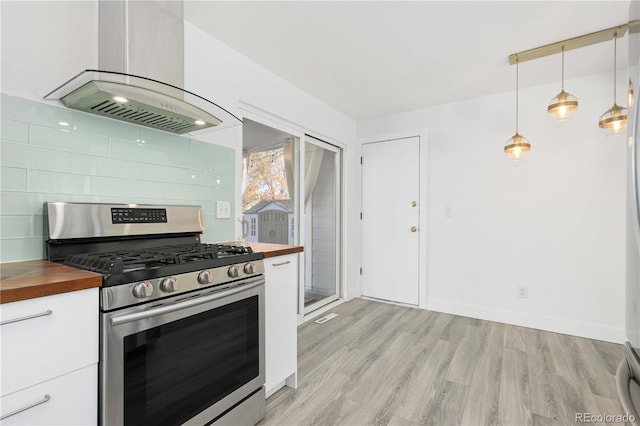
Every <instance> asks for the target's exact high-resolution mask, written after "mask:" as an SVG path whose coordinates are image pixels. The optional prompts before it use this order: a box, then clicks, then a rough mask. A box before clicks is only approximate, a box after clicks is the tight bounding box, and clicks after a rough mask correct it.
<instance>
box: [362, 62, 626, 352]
mask: <svg viewBox="0 0 640 426" xmlns="http://www.w3.org/2000/svg"><path fill="white" fill-rule="evenodd" d="M621 77H622V75H621ZM618 81H625V80H624V79H623V78H620V79H619V80H618ZM611 85H612V77H611V74H605V75H595V76H590V77H585V78H580V79H576V80H571V81H567V82H566V83H565V87H566V88H567V90H569V91H570V92H571V93H573V94H575V95H576V96H577V97H578V100H579V101H580V108H579V110H578V112H577V115H576V116H575V117H573V118H572V119H571V120H570V121H566V122H562V123H557V122H552V121H551V120H549V119H548V117H547V114H546V106H547V103H548V101H549V100H550V99H551V98H552V97H553V96H554V95H555V94H556V92H558V91H559V84H553V85H546V86H539V87H533V88H528V89H525V90H521V91H520V133H522V134H523V135H524V136H526V137H527V138H529V139H530V141H531V143H532V151H531V155H530V157H529V158H527V159H526V160H525V161H524V162H522V163H514V162H512V161H509V160H507V159H506V156H505V155H504V154H503V152H502V148H503V145H504V142H506V140H507V139H509V138H510V137H511V136H512V135H513V133H514V131H515V123H514V120H515V118H514V115H515V114H514V98H515V96H514V93H513V92H511V93H501V94H497V95H494V96H489V97H483V98H477V99H472V100H469V101H464V102H457V103H451V104H447V105H442V106H436V107H432V108H425V109H421V110H416V111H411V112H407V113H402V114H395V115H392V116H387V117H381V118H376V119H372V120H367V121H362V122H360V123H359V124H358V136H359V137H361V138H364V137H371V136H375V135H381V134H388V133H393V132H399V131H404V130H409V129H416V128H425V127H426V128H428V129H429V162H428V164H429V166H428V167H429V170H428V180H429V185H428V200H427V202H428V207H427V210H428V229H427V233H428V234H427V238H428V246H429V249H428V253H427V254H426V256H427V263H428V289H427V295H428V296H427V297H428V302H427V306H428V307H429V308H430V309H433V310H436V311H443V312H450V313H455V314H461V315H467V316H472V317H477V318H484V319H489V320H495V321H501V322H506V323H512V324H519V325H525V326H530V327H535V328H540V329H547V330H553V331H558V332H564V333H570V334H575V335H580V336H586V337H593V338H598V339H603V340H611V341H618V342H621V341H623V339H624V258H625V254H624V247H625V246H624V235H625V230H624V226H625V225H624V224H625V185H626V184H625V169H626V165H625V158H626V157H625V155H626V154H625V137H624V136H615V137H607V136H603V135H602V134H601V133H600V131H599V129H598V127H597V121H598V118H599V116H600V114H601V113H603V112H604V111H605V110H606V109H607V108H609V107H610V106H611V104H612V103H613V100H612V94H611ZM621 86H622V85H621ZM623 95H624V93H623V92H621V93H620V95H619V99H621V100H622V101H624V99H625V98H624V97H623ZM447 206H450V207H451V208H452V209H453V217H451V218H448V217H445V208H446V207H447ZM518 286H527V287H528V290H529V298H528V299H520V298H517V294H516V291H517V287H518Z"/></svg>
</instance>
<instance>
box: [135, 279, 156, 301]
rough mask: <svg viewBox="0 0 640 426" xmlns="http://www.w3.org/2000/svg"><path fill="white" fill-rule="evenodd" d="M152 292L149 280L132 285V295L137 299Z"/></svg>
mask: <svg viewBox="0 0 640 426" xmlns="http://www.w3.org/2000/svg"><path fill="white" fill-rule="evenodd" d="M152 294H153V285H152V284H151V283H150V282H149V281H145V282H143V283H138V284H136V285H135V286H133V296H134V297H137V298H138V299H144V298H145V297H149V296H151V295H152Z"/></svg>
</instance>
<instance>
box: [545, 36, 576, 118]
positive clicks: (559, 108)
mask: <svg viewBox="0 0 640 426" xmlns="http://www.w3.org/2000/svg"><path fill="white" fill-rule="evenodd" d="M576 109H578V99H577V98H576V97H575V96H573V95H572V94H571V93H568V92H565V91H564V45H563V46H562V90H561V92H560V93H558V94H557V95H556V96H555V97H554V98H553V99H551V102H549V106H547V112H548V113H549V114H551V116H552V117H553V118H554V119H556V120H558V121H561V120H566V119H567V118H569V116H570V115H571V114H572V113H573V112H574V111H575V110H576Z"/></svg>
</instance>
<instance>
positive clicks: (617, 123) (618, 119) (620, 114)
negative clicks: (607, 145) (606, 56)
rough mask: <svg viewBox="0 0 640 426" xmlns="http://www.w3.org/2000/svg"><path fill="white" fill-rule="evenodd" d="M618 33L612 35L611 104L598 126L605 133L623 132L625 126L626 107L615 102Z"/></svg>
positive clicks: (615, 133)
mask: <svg viewBox="0 0 640 426" xmlns="http://www.w3.org/2000/svg"><path fill="white" fill-rule="evenodd" d="M617 38H618V33H615V34H614V35H613V106H612V107H611V108H609V109H608V110H607V111H605V113H604V114H602V115H601V116H600V121H598V126H599V127H600V128H601V129H602V130H603V131H604V132H605V133H606V134H607V135H617V134H620V133H623V132H624V131H625V129H626V128H627V109H626V108H623V107H621V106H620V105H618V104H617V103H616V54H617V49H616V41H617Z"/></svg>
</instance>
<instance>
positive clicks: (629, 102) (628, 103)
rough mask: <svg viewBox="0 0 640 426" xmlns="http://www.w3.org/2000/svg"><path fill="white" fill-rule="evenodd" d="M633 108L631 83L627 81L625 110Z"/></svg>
mask: <svg viewBox="0 0 640 426" xmlns="http://www.w3.org/2000/svg"><path fill="white" fill-rule="evenodd" d="M631 107H633V82H632V81H631V79H629V88H628V89H627V108H631Z"/></svg>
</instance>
